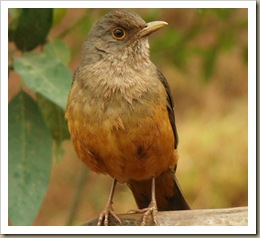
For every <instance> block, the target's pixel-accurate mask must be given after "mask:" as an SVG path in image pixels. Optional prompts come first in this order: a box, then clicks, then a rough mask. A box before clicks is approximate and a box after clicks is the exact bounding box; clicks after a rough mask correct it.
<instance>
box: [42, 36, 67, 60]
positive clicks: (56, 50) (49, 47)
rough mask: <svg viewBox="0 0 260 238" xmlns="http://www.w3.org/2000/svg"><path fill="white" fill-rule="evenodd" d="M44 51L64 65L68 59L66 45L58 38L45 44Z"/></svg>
mask: <svg viewBox="0 0 260 238" xmlns="http://www.w3.org/2000/svg"><path fill="white" fill-rule="evenodd" d="M44 52H45V53H47V54H49V55H51V56H53V57H54V58H57V59H60V60H61V61H62V62H63V63H64V64H66V65H67V64H68V63H69V61H70V50H69V48H68V46H67V45H66V44H65V43H64V42H62V41H60V40H53V41H51V42H49V43H48V44H46V45H45V47H44Z"/></svg>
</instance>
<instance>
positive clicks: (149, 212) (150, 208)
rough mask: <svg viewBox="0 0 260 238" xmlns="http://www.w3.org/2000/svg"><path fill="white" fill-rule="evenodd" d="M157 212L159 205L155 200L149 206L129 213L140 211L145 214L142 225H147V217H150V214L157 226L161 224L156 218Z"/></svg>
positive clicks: (138, 212)
mask: <svg viewBox="0 0 260 238" xmlns="http://www.w3.org/2000/svg"><path fill="white" fill-rule="evenodd" d="M157 212H158V211H157V206H156V203H154V202H151V203H150V204H149V206H148V207H147V208H143V209H137V210H130V211H128V213H131V214H140V213H143V214H144V215H143V218H142V224H141V226H145V225H146V223H147V219H148V217H149V215H151V216H152V219H153V222H154V224H155V225H156V226H159V225H160V224H159V223H158V221H157V219H156V214H157Z"/></svg>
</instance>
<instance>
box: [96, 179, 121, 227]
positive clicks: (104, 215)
mask: <svg viewBox="0 0 260 238" xmlns="http://www.w3.org/2000/svg"><path fill="white" fill-rule="evenodd" d="M116 183H117V180H116V179H114V180H113V183H112V186H111V190H110V194H109V198H108V201H107V204H106V206H105V208H104V210H103V211H102V212H101V213H100V215H99V218H98V223H97V225H98V226H101V225H102V224H104V225H105V226H108V217H109V215H111V216H113V217H114V218H115V219H116V220H117V222H119V223H120V224H121V221H120V219H119V218H118V216H117V215H116V214H115V212H114V209H113V207H112V204H113V196H114V192H115V188H116Z"/></svg>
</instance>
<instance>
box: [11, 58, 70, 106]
mask: <svg viewBox="0 0 260 238" xmlns="http://www.w3.org/2000/svg"><path fill="white" fill-rule="evenodd" d="M14 69H15V71H16V72H17V73H18V74H20V76H21V78H22V81H23V82H24V83H25V84H26V85H27V86H28V87H29V88H31V89H32V90H33V91H35V92H37V93H39V94H41V95H43V96H44V97H46V98H47V99H49V100H50V101H51V102H53V103H55V104H56V105H58V106H59V107H61V108H62V109H63V110H65V107H66V101H67V96H68V92H69V89H70V86H71V81H72V75H71V73H70V71H69V70H68V68H67V66H66V65H64V64H63V63H62V62H61V61H60V60H59V59H56V58H54V57H53V56H51V55H49V54H46V53H42V54H33V53H28V54H26V55H24V56H22V57H20V58H16V59H15V60H14Z"/></svg>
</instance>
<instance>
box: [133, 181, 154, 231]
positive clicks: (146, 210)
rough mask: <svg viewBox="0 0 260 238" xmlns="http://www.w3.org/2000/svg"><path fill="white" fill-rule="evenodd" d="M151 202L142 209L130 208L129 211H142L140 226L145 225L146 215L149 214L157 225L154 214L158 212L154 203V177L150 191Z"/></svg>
mask: <svg viewBox="0 0 260 238" xmlns="http://www.w3.org/2000/svg"><path fill="white" fill-rule="evenodd" d="M151 194H152V195H151V196H152V197H151V202H150V204H149V206H148V207H147V208H144V209H138V210H130V211H129V212H130V213H144V215H143V219H142V224H141V226H145V224H146V222H147V219H148V216H149V215H151V216H152V219H153V222H154V224H155V225H157V226H158V225H159V223H158V222H157V219H156V214H157V212H158V210H157V203H156V198H155V178H154V177H153V178H152V191H151Z"/></svg>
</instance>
